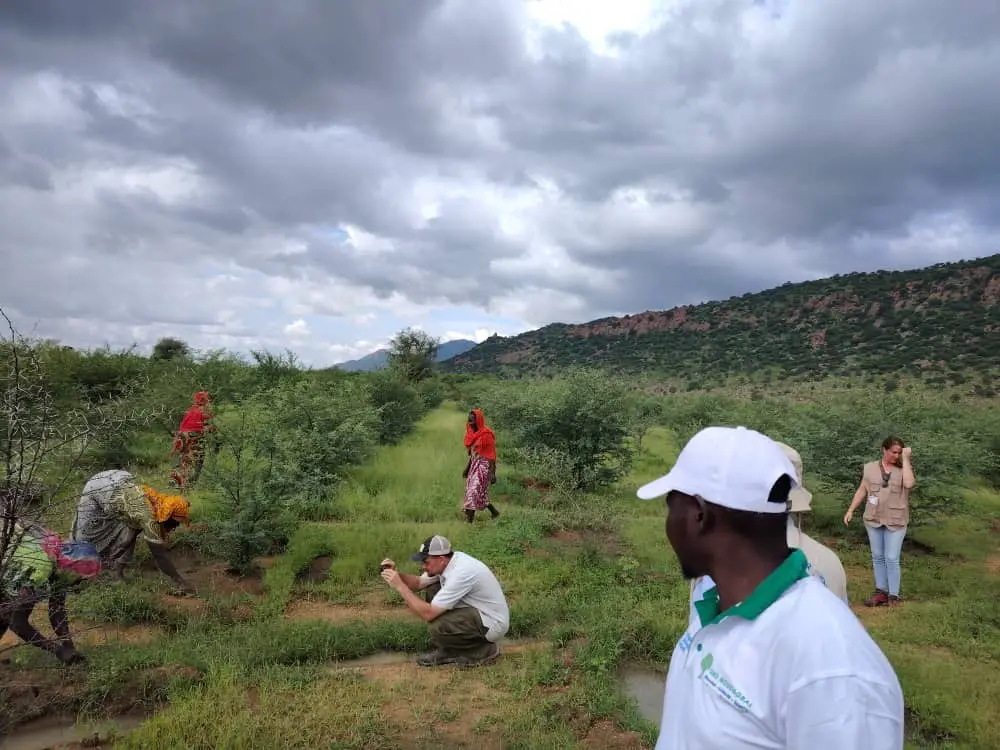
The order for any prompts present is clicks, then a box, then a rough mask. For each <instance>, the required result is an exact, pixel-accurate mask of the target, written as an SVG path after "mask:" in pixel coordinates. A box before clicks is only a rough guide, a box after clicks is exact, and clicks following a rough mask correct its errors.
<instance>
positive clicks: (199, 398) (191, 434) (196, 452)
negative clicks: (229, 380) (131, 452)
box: [170, 391, 215, 487]
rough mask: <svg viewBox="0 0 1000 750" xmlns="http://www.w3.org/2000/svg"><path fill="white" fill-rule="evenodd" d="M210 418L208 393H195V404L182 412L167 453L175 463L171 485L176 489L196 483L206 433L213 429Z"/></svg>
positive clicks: (210, 406)
mask: <svg viewBox="0 0 1000 750" xmlns="http://www.w3.org/2000/svg"><path fill="white" fill-rule="evenodd" d="M213 416H214V414H213V413H212V402H211V398H209V395H208V391H198V392H197V393H196V394H194V403H193V404H192V405H191V406H189V407H188V410H187V411H186V412H184V417H183V418H182V419H181V426H180V427H179V428H178V430H177V435H176V436H175V437H174V445H173V449H172V450H171V451H170V456H171V458H172V459H173V462H174V466H173V470H172V471H171V472H170V484H172V485H174V486H175V487H187V486H189V485H192V484H194V483H195V482H196V481H198V475H199V474H201V467H202V466H203V465H204V463H205V439H204V438H205V433H206V432H212V431H213V430H214V429H215V428H214V427H213V426H212V417H213Z"/></svg>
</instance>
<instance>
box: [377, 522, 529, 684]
mask: <svg viewBox="0 0 1000 750" xmlns="http://www.w3.org/2000/svg"><path fill="white" fill-rule="evenodd" d="M410 559H411V560H413V561H414V562H419V563H420V564H421V567H422V568H423V571H424V574H423V575H420V576H415V575H410V574H408V573H400V572H399V571H397V570H396V563H394V562H393V561H392V560H390V559H388V558H386V559H385V560H383V561H382V578H383V579H385V582H386V583H388V584H389V585H390V586H392V587H393V588H394V589H396V591H398V592H399V593H400V595H402V597H403V599H404V600H405V601H406V605H407V606H408V607H409V608H410V610H411V611H412V612H413V613H414V614H416V615H417V616H418V617H420V618H421V619H422V620H424V621H425V622H427V623H428V624H429V628H430V636H431V642H432V643H433V644H434V646H435V647H436V650H435V651H433V652H431V653H429V654H424V655H422V656H420V657H419V658H418V659H417V663H418V664H420V665H421V666H424V667H436V666H441V665H444V664H457V665H460V666H466V667H475V666H480V665H483V664H488V663H489V662H491V661H493V660H495V659H496V658H497V657H498V656H499V655H500V639H501V638H503V637H504V635H506V634H507V630H508V629H509V628H510V609H509V607H508V606H507V599H506V597H504V593H503V589H502V588H501V586H500V582H499V581H498V580H497V578H496V576H495V575H493V571H491V570H490V569H489V568H488V567H487V566H486V565H485V564H484V563H482V562H481V561H479V560H477V559H476V558H474V557H472V556H471V555H467V554H465V553H464V552H459V551H458V550H452V548H451V542H449V541H448V540H447V539H446V538H445V537H443V536H432V537H428V538H427V539H426V540H424V543H423V544H421V545H420V549H419V550H417V552H416V553H414V554H413V555H412V556H411V557H410ZM418 591H423V592H425V593H426V594H427V595H428V596H427V600H424V599H421V598H420V597H419V596H418V595H417V593H416V592H418Z"/></svg>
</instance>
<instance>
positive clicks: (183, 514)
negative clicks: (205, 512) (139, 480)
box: [143, 485, 191, 526]
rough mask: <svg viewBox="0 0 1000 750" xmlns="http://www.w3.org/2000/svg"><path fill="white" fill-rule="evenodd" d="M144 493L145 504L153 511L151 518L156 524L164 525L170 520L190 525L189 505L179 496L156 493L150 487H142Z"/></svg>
mask: <svg viewBox="0 0 1000 750" xmlns="http://www.w3.org/2000/svg"><path fill="white" fill-rule="evenodd" d="M143 490H145V491H146V502H147V503H149V507H150V508H151V509H152V511H153V518H155V519H156V522H157V523H165V522H167V521H169V520H171V519H173V520H175V521H177V522H179V523H183V524H184V525H186V526H190V525H191V503H189V502H188V501H187V500H185V499H184V498H183V497H181V496H180V495H165V494H163V493H161V492H157V491H156V490H154V489H153V488H152V487H146V486H145V485H143Z"/></svg>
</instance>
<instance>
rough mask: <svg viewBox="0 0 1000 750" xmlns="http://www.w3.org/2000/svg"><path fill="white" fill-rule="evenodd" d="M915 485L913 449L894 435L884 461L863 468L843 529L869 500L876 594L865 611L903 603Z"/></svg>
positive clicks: (867, 523) (868, 525)
mask: <svg viewBox="0 0 1000 750" xmlns="http://www.w3.org/2000/svg"><path fill="white" fill-rule="evenodd" d="M915 484H916V479H915V478H914V476H913V467H912V466H911V465H910V449H909V448H907V447H905V446H904V445H903V441H902V440H900V439H899V438H898V437H895V436H892V435H890V436H889V437H887V438H886V439H885V440H884V441H883V443H882V458H881V460H879V461H872V462H870V463H867V464H865V465H864V466H863V467H862V470H861V484H860V485H858V490H857V492H855V493H854V498H853V499H852V500H851V505H850V507H848V509H847V513H846V514H844V525H845V526H846V525H847V524H849V523H850V522H851V518H853V517H854V511H855V510H857V508H858V506H859V505H861V503H862V502H864V501H865V500H866V499H867V502H866V503H865V514H864V522H865V529H866V530H867V531H868V543H869V544H870V545H871V550H872V568H873V569H874V572H875V593H874V594H873V595H872V596H871V598H869V599H866V600H865V606H866V607H878V606H881V605H883V604H888V605H890V606H895V605H897V604H899V603H900V598H899V580H900V569H899V554H900V551H901V550H902V548H903V537H905V536H906V526H907V524H909V522H910V490H912V489H913V486H914V485H915Z"/></svg>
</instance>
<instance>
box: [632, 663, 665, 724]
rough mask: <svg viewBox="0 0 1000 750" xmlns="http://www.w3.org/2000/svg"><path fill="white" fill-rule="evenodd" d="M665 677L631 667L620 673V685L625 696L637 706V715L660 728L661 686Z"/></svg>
mask: <svg viewBox="0 0 1000 750" xmlns="http://www.w3.org/2000/svg"><path fill="white" fill-rule="evenodd" d="M665 682H666V675H665V674H662V673H660V672H656V671H654V670H652V669H649V668H648V667H639V666H631V667H627V668H626V669H624V670H623V671H622V675H621V683H622V688H623V690H624V691H625V694H626V695H627V696H629V697H630V698H634V699H635V702H636V703H638V704H639V713H640V714H642V716H643V718H644V719H646V720H647V721H651V722H652V723H653V724H655V725H656V726H660V715H661V714H662V713H663V693H664V690H663V686H664V683H665Z"/></svg>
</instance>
